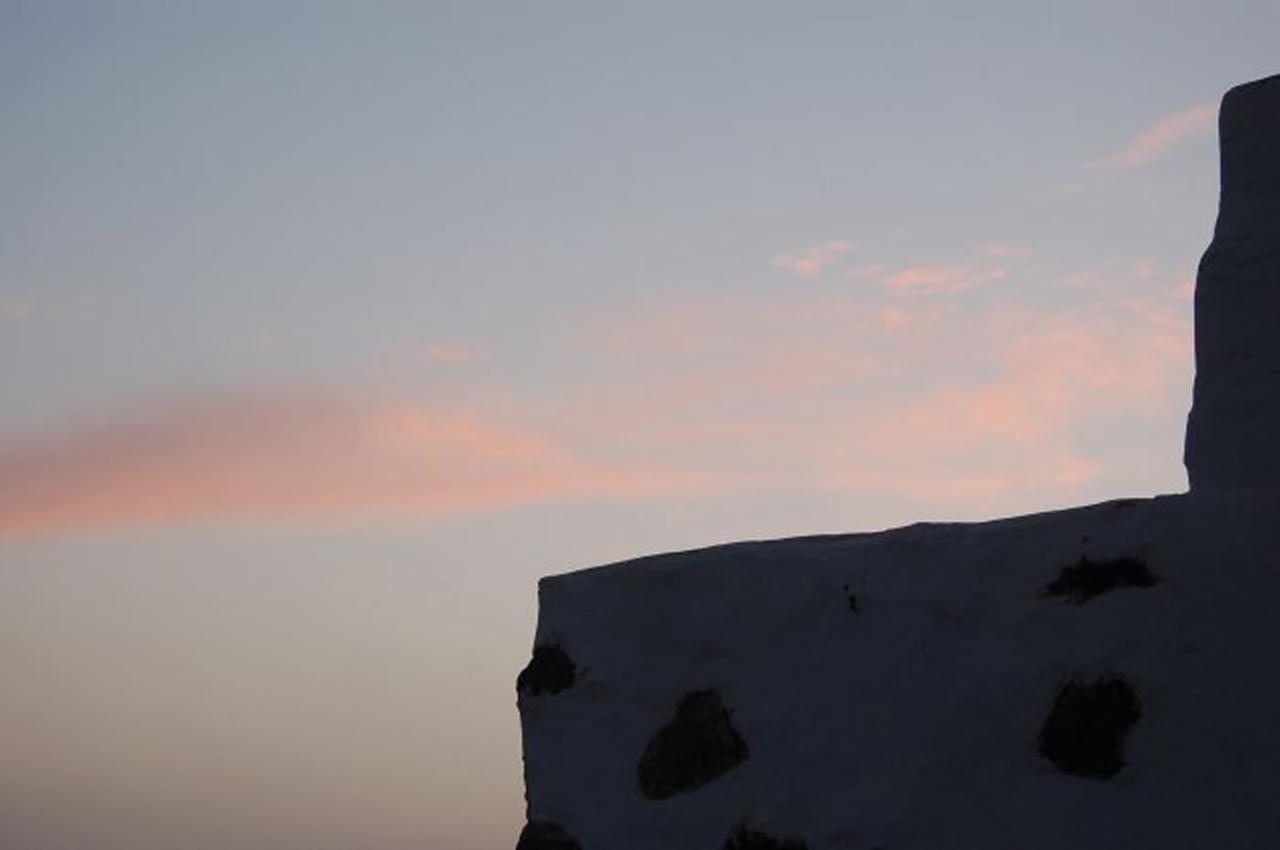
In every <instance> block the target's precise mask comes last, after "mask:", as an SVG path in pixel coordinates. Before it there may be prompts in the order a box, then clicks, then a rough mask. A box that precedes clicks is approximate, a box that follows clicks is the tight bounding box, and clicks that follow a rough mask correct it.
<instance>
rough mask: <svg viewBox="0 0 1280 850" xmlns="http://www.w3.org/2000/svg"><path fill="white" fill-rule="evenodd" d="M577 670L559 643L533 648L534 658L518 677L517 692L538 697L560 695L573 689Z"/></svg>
mask: <svg viewBox="0 0 1280 850" xmlns="http://www.w3.org/2000/svg"><path fill="white" fill-rule="evenodd" d="M576 676H577V670H576V668H575V667H574V665H573V659H572V658H570V657H569V653H567V652H565V651H564V647H562V646H560V644H558V643H546V644H541V645H539V646H535V647H534V648H533V658H531V659H530V660H529V663H528V665H526V666H525V668H524V669H523V670H521V671H520V675H519V676H517V677H516V691H517V692H519V693H522V694H530V695H533V696H536V695H538V694H541V693H548V694H558V693H560V692H561V691H563V690H565V689H567V688H571V687H573V682H574V679H575V678H576Z"/></svg>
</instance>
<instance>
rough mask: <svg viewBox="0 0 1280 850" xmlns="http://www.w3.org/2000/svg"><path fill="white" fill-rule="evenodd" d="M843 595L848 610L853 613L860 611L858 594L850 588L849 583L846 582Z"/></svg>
mask: <svg viewBox="0 0 1280 850" xmlns="http://www.w3.org/2000/svg"><path fill="white" fill-rule="evenodd" d="M844 596H845V600H846V601H847V602H848V603H849V610H850V611H852V612H853V613H854V614H860V613H862V612H861V611H860V610H859V609H858V594H856V593H854V592H853V591H852V590H850V589H849V585H847V584H846V585H845V586H844Z"/></svg>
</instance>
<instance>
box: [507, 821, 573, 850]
mask: <svg viewBox="0 0 1280 850" xmlns="http://www.w3.org/2000/svg"><path fill="white" fill-rule="evenodd" d="M516 850H582V845H581V844H579V843H578V839H576V838H574V837H573V836H572V835H570V834H569V832H568V830H566V829H565V828H564V827H562V826H561V825H560V824H558V823H552V822H551V821H545V820H536V821H530V822H529V823H527V824H525V825H524V829H522V830H520V840H519V841H517V842H516Z"/></svg>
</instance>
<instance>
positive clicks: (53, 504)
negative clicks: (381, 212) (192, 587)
mask: <svg viewBox="0 0 1280 850" xmlns="http://www.w3.org/2000/svg"><path fill="white" fill-rule="evenodd" d="M662 469H663V467H662V466H661V465H656V466H648V467H645V468H639V467H634V466H632V467H626V466H623V465H619V464H610V463H606V462H599V461H593V460H588V459H585V458H583V457H580V456H578V455H575V454H573V453H571V452H569V451H566V450H565V449H564V448H562V447H560V446H558V445H556V444H554V443H552V442H551V441H549V440H547V439H544V438H542V437H540V436H538V435H536V434H533V433H529V432H528V431H525V430H521V429H518V428H508V427H502V426H498V425H493V424H488V423H484V422H480V421H477V420H476V419H474V418H470V417H467V416H463V415H458V414H454V413H449V412H446V411H439V410H434V409H431V408H429V407H424V406H421V405H416V404H403V403H381V404H356V403H349V402H337V401H333V400H327V399H320V398H315V397H302V396H281V397H271V396H265V395H258V396H249V397H229V398H222V399H212V400H203V401H199V402H194V403H186V404H171V405H163V406H158V407H156V408H153V409H150V410H146V411H135V412H132V413H128V414H124V415H120V416H117V417H115V418H113V419H112V420H110V421H107V422H103V423H100V424H98V425H94V426H89V427H84V428H81V429H78V430H73V431H70V432H69V433H66V434H64V435H62V436H61V437H58V438H54V439H38V440H31V441H26V442H19V443H17V444H10V445H8V446H4V447H0V534H3V533H21V532H34V531H43V530H53V529H60V528H69V527H81V526H102V525H107V526H111V525H122V524H133V523H148V522H181V521H191V520H207V519H219V518H232V519H273V518H279V517H296V516H307V515H314V514H333V513H345V514H351V513H356V514H359V513H368V512H384V513H385V512H391V513H428V514H429V513H434V512H440V511H448V510H456V509H460V508H475V507H495V506H502V505H508V504H514V503H521V502H530V501H545V500H551V499H568V498H582V497H592V498H612V497H622V498H636V497H645V496H652V495H654V494H659V493H669V492H672V491H673V490H678V489H680V488H683V487H687V486H692V478H691V476H687V475H683V474H678V473H668V472H664V471H662Z"/></svg>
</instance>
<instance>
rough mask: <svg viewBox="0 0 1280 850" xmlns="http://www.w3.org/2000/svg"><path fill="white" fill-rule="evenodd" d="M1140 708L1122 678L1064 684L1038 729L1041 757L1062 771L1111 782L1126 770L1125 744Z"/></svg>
mask: <svg viewBox="0 0 1280 850" xmlns="http://www.w3.org/2000/svg"><path fill="white" fill-rule="evenodd" d="M1141 716H1142V707H1141V705H1140V704H1139V702H1138V695H1137V694H1136V693H1135V692H1134V690H1133V687H1132V686H1131V685H1130V684H1129V683H1128V682H1126V681H1125V680H1124V679H1122V678H1120V677H1119V676H1110V677H1101V678H1098V679H1096V680H1094V681H1092V682H1084V681H1080V680H1072V681H1068V682H1066V683H1065V684H1064V685H1063V686H1062V689H1061V690H1060V691H1059V692H1058V696H1057V698H1056V699H1054V701H1053V708H1052V709H1050V711H1049V716H1048V717H1047V718H1045V721H1044V725H1043V726H1042V727H1041V729H1040V755H1042V756H1044V757H1045V758H1047V759H1048V760H1049V761H1051V762H1053V765H1054V766H1055V767H1057V768H1058V770H1060V771H1062V772H1063V773H1069V774H1072V775H1074V776H1083V777H1086V778H1089V779H1110V778H1111V777H1113V776H1115V775H1116V774H1117V773H1119V772H1120V768H1122V767H1124V740H1125V736H1126V735H1128V733H1129V730H1130V729H1131V728H1132V727H1133V725H1134V724H1135V723H1137V722H1138V718H1140V717H1141Z"/></svg>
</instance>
